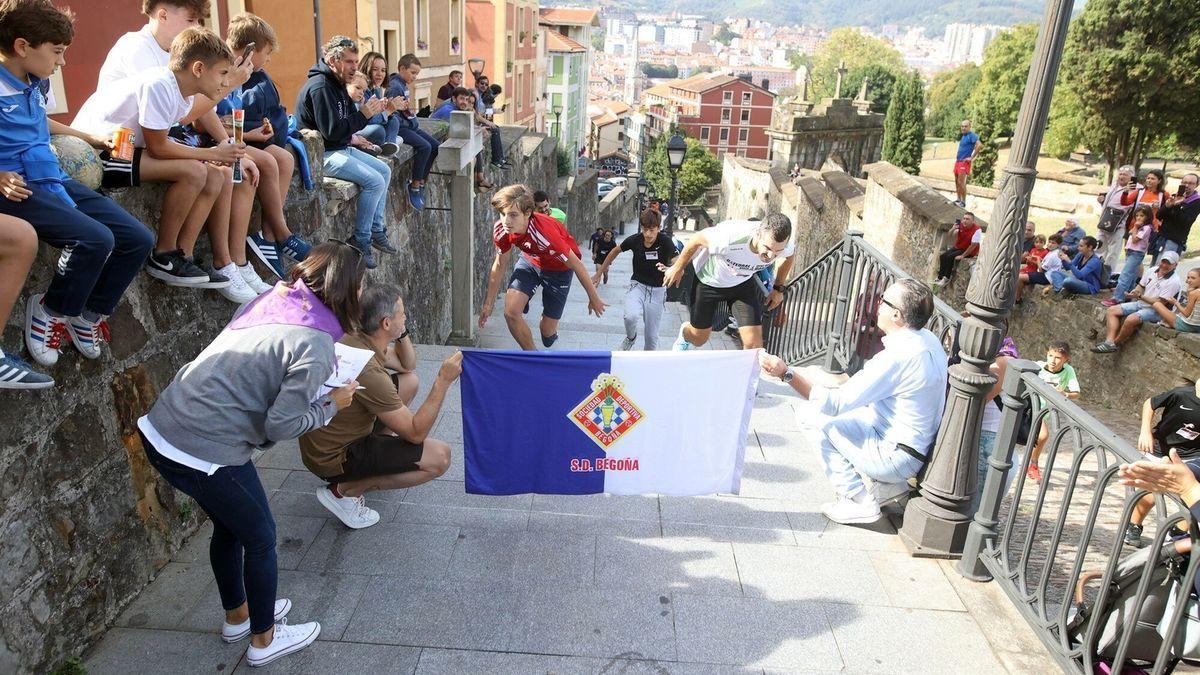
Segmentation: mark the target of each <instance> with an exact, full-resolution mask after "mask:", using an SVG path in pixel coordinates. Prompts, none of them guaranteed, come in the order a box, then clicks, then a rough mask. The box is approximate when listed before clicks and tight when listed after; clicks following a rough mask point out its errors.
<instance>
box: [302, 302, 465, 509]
mask: <svg viewBox="0 0 1200 675" xmlns="http://www.w3.org/2000/svg"><path fill="white" fill-rule="evenodd" d="M359 302H360V304H361V305H362V332H361V333H356V334H347V335H346V336H345V337H343V338H342V340H341V341H342V343H343V344H345V345H347V346H349V347H357V348H358V349H371V350H374V352H375V356H374V357H373V358H372V359H371V360H370V361H369V362H368V363H367V365H366V367H364V368H363V371H362V373H360V374H359V376H358V384H359V391H358V392H357V393H355V394H354V400H353V402H352V403H351V404H350V405H349V406H347V407H345V408H343V409H341V410H340V411H338V413H337V415H335V416H334V418H333V420H332V421H331V422H330V423H329V424H328V425H327V426H325V427H323V428H320V429H316V430H314V431H311V432H309V433H307V434H305V435H304V436H301V437H300V454H301V457H302V458H303V459H304V466H306V467H308V470H309V471H311V472H313V473H314V474H316V475H317V476H319V477H321V478H324V479H325V480H326V481H327V482H328V483H329V485H328V486H326V487H323V488H321V489H319V490H317V499H318V500H319V501H320V502H321V504H322V505H323V506H324V507H325V508H327V509H329V510H330V511H331V512H332V513H333V515H335V516H337V517H338V519H339V520H341V521H342V522H343V523H345V524H346V526H347V527H352V528H355V529H359V528H363V527H370V526H371V525H374V524H375V523H377V522H379V513H378V512H377V511H375V510H374V509H371V508H369V507H367V505H366V502H365V500H364V499H363V495H364V494H365V493H367V492H371V491H372V490H399V489H403V488H408V487H412V486H414V485H420V484H421V483H426V482H428V481H431V480H433V479H434V478H437V477H438V476H440V475H442V474H443V473H445V472H446V469H448V468H450V446H449V445H447V444H446V443H445V442H443V441H439V440H436V439H432V438H429V431H430V430H431V429H433V426H434V424H436V423H437V418H438V413H439V412H440V411H441V409H442V401H443V400H444V399H445V397H446V391H447V390H449V389H450V385H452V384H454V381H455V380H457V379H458V376H459V375H460V374H461V373H462V353H461V352H455V353H454V354H453V355H452V356H450V357H449V358H447V359H446V360H445V361H444V362H443V363H442V367H441V369H440V370H439V371H438V374H437V377H436V378H435V379H434V381H433V385H432V387H430V390H429V395H428V396H426V397H425V402H424V403H422V404H421V407H420V408H418V409H417V411H416V412H413V411H412V410H410V409H409V408H408V405H409V404H410V403H411V402H412V399H413V397H414V396H415V395H416V393H417V386H418V384H419V383H418V382H417V376H416V373H414V372H412V371H413V369H414V368H415V367H416V352H415V351H414V350H413V345H412V340H411V339H410V338H409V336H408V330H407V329H406V328H405V320H406V318H407V317H406V316H405V313H404V301H403V300H402V299H401V298H400V291H399V289H397V288H396V287H394V286H390V285H387V284H380V285H376V286H371V287H370V288H368V289H366V290H365V291H363V293H362V297H361V298H360V299H359ZM389 369H390V370H393V371H396V373H397V374H396V375H395V376H393V375H392V374H391V373H389V372H388V370H389Z"/></svg>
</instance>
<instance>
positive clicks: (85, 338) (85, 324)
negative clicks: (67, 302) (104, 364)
mask: <svg viewBox="0 0 1200 675" xmlns="http://www.w3.org/2000/svg"><path fill="white" fill-rule="evenodd" d="M67 333H68V334H69V335H70V336H71V342H73V343H75V348H76V349H78V350H79V353H80V354H83V355H84V357H85V358H89V359H98V358H100V345H102V344H104V343H105V342H108V341H109V335H108V322H107V321H105V320H104V317H101V318H100V320H99V321H95V322H92V321H88V320H87V319H85V318H83V317H82V316H72V317H68V318H67Z"/></svg>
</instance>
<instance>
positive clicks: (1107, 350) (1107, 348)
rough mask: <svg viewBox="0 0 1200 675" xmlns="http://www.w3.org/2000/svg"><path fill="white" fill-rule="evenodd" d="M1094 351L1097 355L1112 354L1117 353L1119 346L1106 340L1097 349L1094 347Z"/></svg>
mask: <svg viewBox="0 0 1200 675" xmlns="http://www.w3.org/2000/svg"><path fill="white" fill-rule="evenodd" d="M1092 351H1093V352H1096V353H1097V354H1112V353H1114V352H1116V351H1117V345H1116V343H1114V342H1109V341H1108V340H1105V341H1104V342H1101V343H1100V344H1098V345H1096V346H1095V347H1092Z"/></svg>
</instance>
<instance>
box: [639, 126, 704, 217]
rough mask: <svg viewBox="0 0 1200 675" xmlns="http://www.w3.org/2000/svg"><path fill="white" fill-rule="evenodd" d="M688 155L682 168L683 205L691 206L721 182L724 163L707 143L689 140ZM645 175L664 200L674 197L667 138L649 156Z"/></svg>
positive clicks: (644, 169) (656, 143)
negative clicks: (722, 163)
mask: <svg viewBox="0 0 1200 675" xmlns="http://www.w3.org/2000/svg"><path fill="white" fill-rule="evenodd" d="M685 140H686V141H687V153H686V154H685V155H684V159H683V167H682V168H680V169H679V193H678V194H677V195H676V201H677V203H679V204H691V203H694V202H696V201H697V200H699V199H700V197H702V196H704V191H705V190H707V189H708V188H710V187H712V186H714V185H717V184H718V183H720V182H721V160H719V159H717V156H716V155H714V154H713V153H712V151H711V150H709V149H708V147H706V146H705V145H704V144H703V143H701V142H700V141H698V140H696V139H694V138H685ZM643 175H645V177H646V180H647V181H649V182H650V185H651V187H652V188H653V189H654V192H655V193H656V194H657V195H658V196H659V197H660V198H662V199H666V198H668V197H669V196H670V194H671V170H670V169H669V168H668V165H667V136H666V135H663V136H660V137H659V138H658V139H657V140H655V141H654V143H653V145H652V146H651V147H650V152H649V153H648V154H647V156H646V162H645V166H644V167H643Z"/></svg>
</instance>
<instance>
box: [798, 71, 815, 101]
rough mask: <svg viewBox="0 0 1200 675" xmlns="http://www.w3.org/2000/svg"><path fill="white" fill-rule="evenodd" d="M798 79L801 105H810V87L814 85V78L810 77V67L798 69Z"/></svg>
mask: <svg viewBox="0 0 1200 675" xmlns="http://www.w3.org/2000/svg"><path fill="white" fill-rule="evenodd" d="M796 78H797V79H798V80H800V98H798V99H797V100H798V101H799V102H801V103H808V97H809V94H810V93H811V92H810V90H809V85H811V84H812V78H811V77H809V75H808V66H800V67H799V68H797V69H796Z"/></svg>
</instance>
